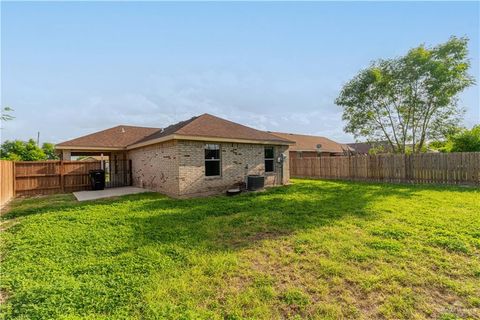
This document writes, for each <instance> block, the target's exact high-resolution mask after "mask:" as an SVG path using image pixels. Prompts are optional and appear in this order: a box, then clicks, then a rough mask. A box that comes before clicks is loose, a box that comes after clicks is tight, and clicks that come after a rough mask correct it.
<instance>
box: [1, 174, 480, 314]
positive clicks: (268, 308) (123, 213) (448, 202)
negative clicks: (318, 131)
mask: <svg viewBox="0 0 480 320" xmlns="http://www.w3.org/2000/svg"><path fill="white" fill-rule="evenodd" d="M12 221H15V223H14V224H13V223H12ZM3 223H6V224H8V225H9V227H8V229H7V230H6V231H5V232H3V233H2V252H4V257H3V261H2V262H1V267H2V268H1V279H0V280H1V286H2V287H1V289H2V290H3V291H4V292H5V293H7V294H8V300H7V302H6V303H5V304H4V305H3V306H2V307H1V308H2V309H1V312H2V314H3V316H4V317H5V318H22V317H23V318H31V319H41V318H62V317H63V318H65V317H67V318H68V317H71V318H74V317H92V318H102V317H104V318H108V319H112V318H118V319H124V318H134V319H135V318H138V319H140V318H143V319H163V318H172V319H177V318H205V319H240V318H242V319H243V318H255V319H272V318H286V317H291V318H339V317H346V318H356V319H358V318H365V319H370V318H381V317H384V318H405V319H407V318H418V317H434V318H444V319H453V318H452V317H460V318H468V317H471V318H475V317H477V316H478V314H480V312H479V304H480V300H479V299H478V297H479V296H480V289H479V288H480V285H479V284H480V261H479V259H478V257H479V254H480V233H479V231H478V230H480V193H479V191H478V190H475V189H462V188H455V187H433V186H406V185H386V184H384V185H380V184H368V183H350V182H332V181H330V182H326V181H315V180H294V184H293V185H291V186H288V187H281V188H274V189H270V190H268V191H266V192H261V193H251V194H245V195H240V196H237V197H234V198H230V197H228V198H227V197H223V196H220V197H210V198H202V199H188V200H176V199H170V198H167V197H164V196H161V195H158V194H140V195H132V196H126V197H122V198H118V199H109V200H101V201H94V202H85V203H77V202H74V201H73V199H72V197H71V196H65V195H62V196H50V197H43V198H36V199H25V200H21V201H15V202H14V203H13V204H12V208H11V210H10V212H9V213H8V214H7V215H6V216H4V217H3Z"/></svg>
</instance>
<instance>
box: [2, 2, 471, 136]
mask: <svg viewBox="0 0 480 320" xmlns="http://www.w3.org/2000/svg"><path fill="white" fill-rule="evenodd" d="M479 15H480V9H479V3H478V2H418V3H417V2H363V3H359V2H338V3H333V2H316V3H312V2H308V3H272V2H263V3H253V2H248V3H238V2H237V3H218V2H210V3H185V2H181V3H162V2H143V3H138V2H125V3H118V2H117V3H112V2H75V3H68V2H46V3H38V2H18V3H16V2H2V3H1V29H2V30H1V55H2V56H1V80H2V86H1V89H2V92H1V104H2V106H11V107H13V108H14V109H15V114H14V115H15V117H16V118H15V120H14V121H11V122H8V123H4V124H2V126H3V129H2V139H3V140H5V139H14V138H19V139H27V138H29V137H36V134H37V131H40V132H41V141H51V142H59V141H62V140H66V139H70V138H74V137H76V136H79V135H82V134H86V133H89V132H93V131H96V130H99V129H104V128H107V127H110V126H114V125H118V124H131V125H143V126H154V127H163V126H166V125H169V124H171V123H173V122H176V121H180V120H184V119H187V118H189V117H191V116H194V115H198V114H201V113H205V112H208V113H212V114H215V115H218V116H221V117H224V118H227V119H230V120H233V121H237V122H240V123H243V124H246V125H250V126H253V127H256V128H259V129H264V130H275V131H286V132H296V133H305V134H318V135H324V136H327V137H330V138H333V139H336V140H338V141H341V142H349V141H353V138H352V137H351V136H349V135H347V134H345V133H344V132H343V126H344V124H343V123H342V120H341V113H342V112H341V109H340V108H339V107H337V106H335V104H334V102H333V101H334V99H335V97H336V96H337V95H338V93H339V91H340V89H341V87H342V84H344V83H345V82H346V81H348V80H349V79H351V78H352V77H353V76H354V75H355V74H356V72H358V71H359V70H360V69H361V68H364V67H366V66H368V64H369V62H370V61H372V60H375V59H377V58H388V57H394V56H398V55H401V54H404V53H406V51H407V50H408V49H410V48H412V47H414V46H417V45H419V44H421V43H426V44H427V45H435V44H438V43H441V42H444V41H446V40H448V38H449V37H450V36H452V35H456V36H467V37H469V38H470V57H471V61H472V69H471V74H472V75H474V76H475V77H476V79H477V82H478V81H479V52H480V49H479V38H480V34H479V33H480V32H479ZM479 101H480V98H479V87H478V85H477V86H474V87H471V88H469V89H468V90H466V91H465V92H464V93H463V94H462V95H461V105H462V106H464V107H465V108H467V114H466V117H465V125H467V126H472V125H473V124H475V123H479V122H480V120H479V119H480V114H479V112H480V111H479V109H480V106H479Z"/></svg>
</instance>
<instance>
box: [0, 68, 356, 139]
mask: <svg viewBox="0 0 480 320" xmlns="http://www.w3.org/2000/svg"><path fill="white" fill-rule="evenodd" d="M267 79H268V80H267ZM270 79H272V77H271V75H270V76H268V77H267V76H264V75H262V74H260V73H255V72H250V73H244V74H234V73H229V72H213V71H209V72H199V73H187V74H175V75H168V74H163V75H152V76H151V77H150V79H149V82H148V84H147V85H146V86H144V87H141V88H136V89H135V90H132V91H131V92H113V93H112V92H109V93H108V94H96V95H88V93H85V92H74V93H72V94H71V95H70V96H67V98H65V95H64V96H63V97H64V98H63V99H64V100H62V101H58V102H57V103H58V104H57V105H56V106H55V107H50V108H45V109H46V111H45V112H42V120H43V121H41V122H36V123H35V125H36V126H37V127H38V128H36V129H38V130H40V131H41V132H42V137H43V138H44V139H42V140H44V141H45V140H49V141H53V142H59V141H62V140H66V139H70V138H74V137H77V136H80V135H83V134H86V133H90V132H94V131H96V130H100V129H104V128H108V127H111V126H115V125H118V124H130V125H139V126H152V127H165V126H168V125H169V124H172V123H175V122H178V121H181V120H186V119H188V118H190V117H192V116H195V115H199V114H202V113H211V114H215V115H217V116H220V117H224V118H226V119H229V120H231V121H235V122H238V123H241V124H244V125H247V126H251V127H255V128H257V129H261V130H274V131H286V132H296V133H305V134H319V135H324V136H327V137H331V138H334V139H335V138H336V139H340V140H342V141H351V140H352V139H351V138H350V137H349V136H348V135H346V134H344V133H343V132H342V127H343V124H342V122H341V114H340V112H339V111H340V110H339V109H338V108H337V107H336V106H335V105H334V104H333V99H334V97H333V96H324V95H322V93H321V92H322V91H323V92H324V90H319V84H317V83H316V81H315V79H309V78H302V77H298V76H295V81H291V78H290V76H289V75H285V76H284V77H279V78H278V80H276V81H273V82H272V81H271V80H270ZM324 85H329V86H331V87H335V86H339V85H335V84H324ZM329 90H333V89H331V88H329ZM51 100H52V99H51V97H50V98H48V99H47V98H46V97H43V96H39V99H38V100H35V99H30V100H29V102H28V104H27V106H28V107H27V108H31V109H32V110H36V111H38V110H41V108H44V107H43V106H44V105H45V104H46V103H47V101H48V103H51ZM23 118H24V119H29V116H28V115H27V114H25V113H21V114H20V115H19V117H18V120H17V119H16V120H15V124H14V125H13V126H11V127H10V126H9V128H8V129H7V130H5V132H4V133H5V136H7V138H22V139H25V138H28V137H30V136H32V134H34V133H36V129H34V130H29V128H28V127H29V126H31V123H32V121H33V120H31V119H29V120H22V119H23ZM12 124H13V123H12Z"/></svg>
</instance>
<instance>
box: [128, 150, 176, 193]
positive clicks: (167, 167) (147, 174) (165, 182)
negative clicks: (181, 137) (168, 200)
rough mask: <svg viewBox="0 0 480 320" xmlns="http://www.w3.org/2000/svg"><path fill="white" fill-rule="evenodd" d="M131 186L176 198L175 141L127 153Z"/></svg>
mask: <svg viewBox="0 0 480 320" xmlns="http://www.w3.org/2000/svg"><path fill="white" fill-rule="evenodd" d="M128 157H129V159H131V160H132V180H133V181H132V182H133V185H134V186H136V187H140V188H145V189H148V190H152V191H157V192H160V193H164V194H167V195H169V196H173V197H176V196H178V195H179V194H178V157H177V143H176V141H168V142H164V143H159V144H154V145H150V146H146V147H143V148H138V149H134V150H131V151H129V154H128Z"/></svg>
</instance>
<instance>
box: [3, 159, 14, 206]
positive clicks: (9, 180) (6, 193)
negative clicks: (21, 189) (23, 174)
mask: <svg viewBox="0 0 480 320" xmlns="http://www.w3.org/2000/svg"><path fill="white" fill-rule="evenodd" d="M13 168H14V162H13V161H6V160H0V207H1V206H2V205H4V204H5V203H6V202H8V200H10V199H11V198H13V197H14V196H15V190H14V186H13V184H14V182H15V180H14V178H13V176H14V174H13Z"/></svg>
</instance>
